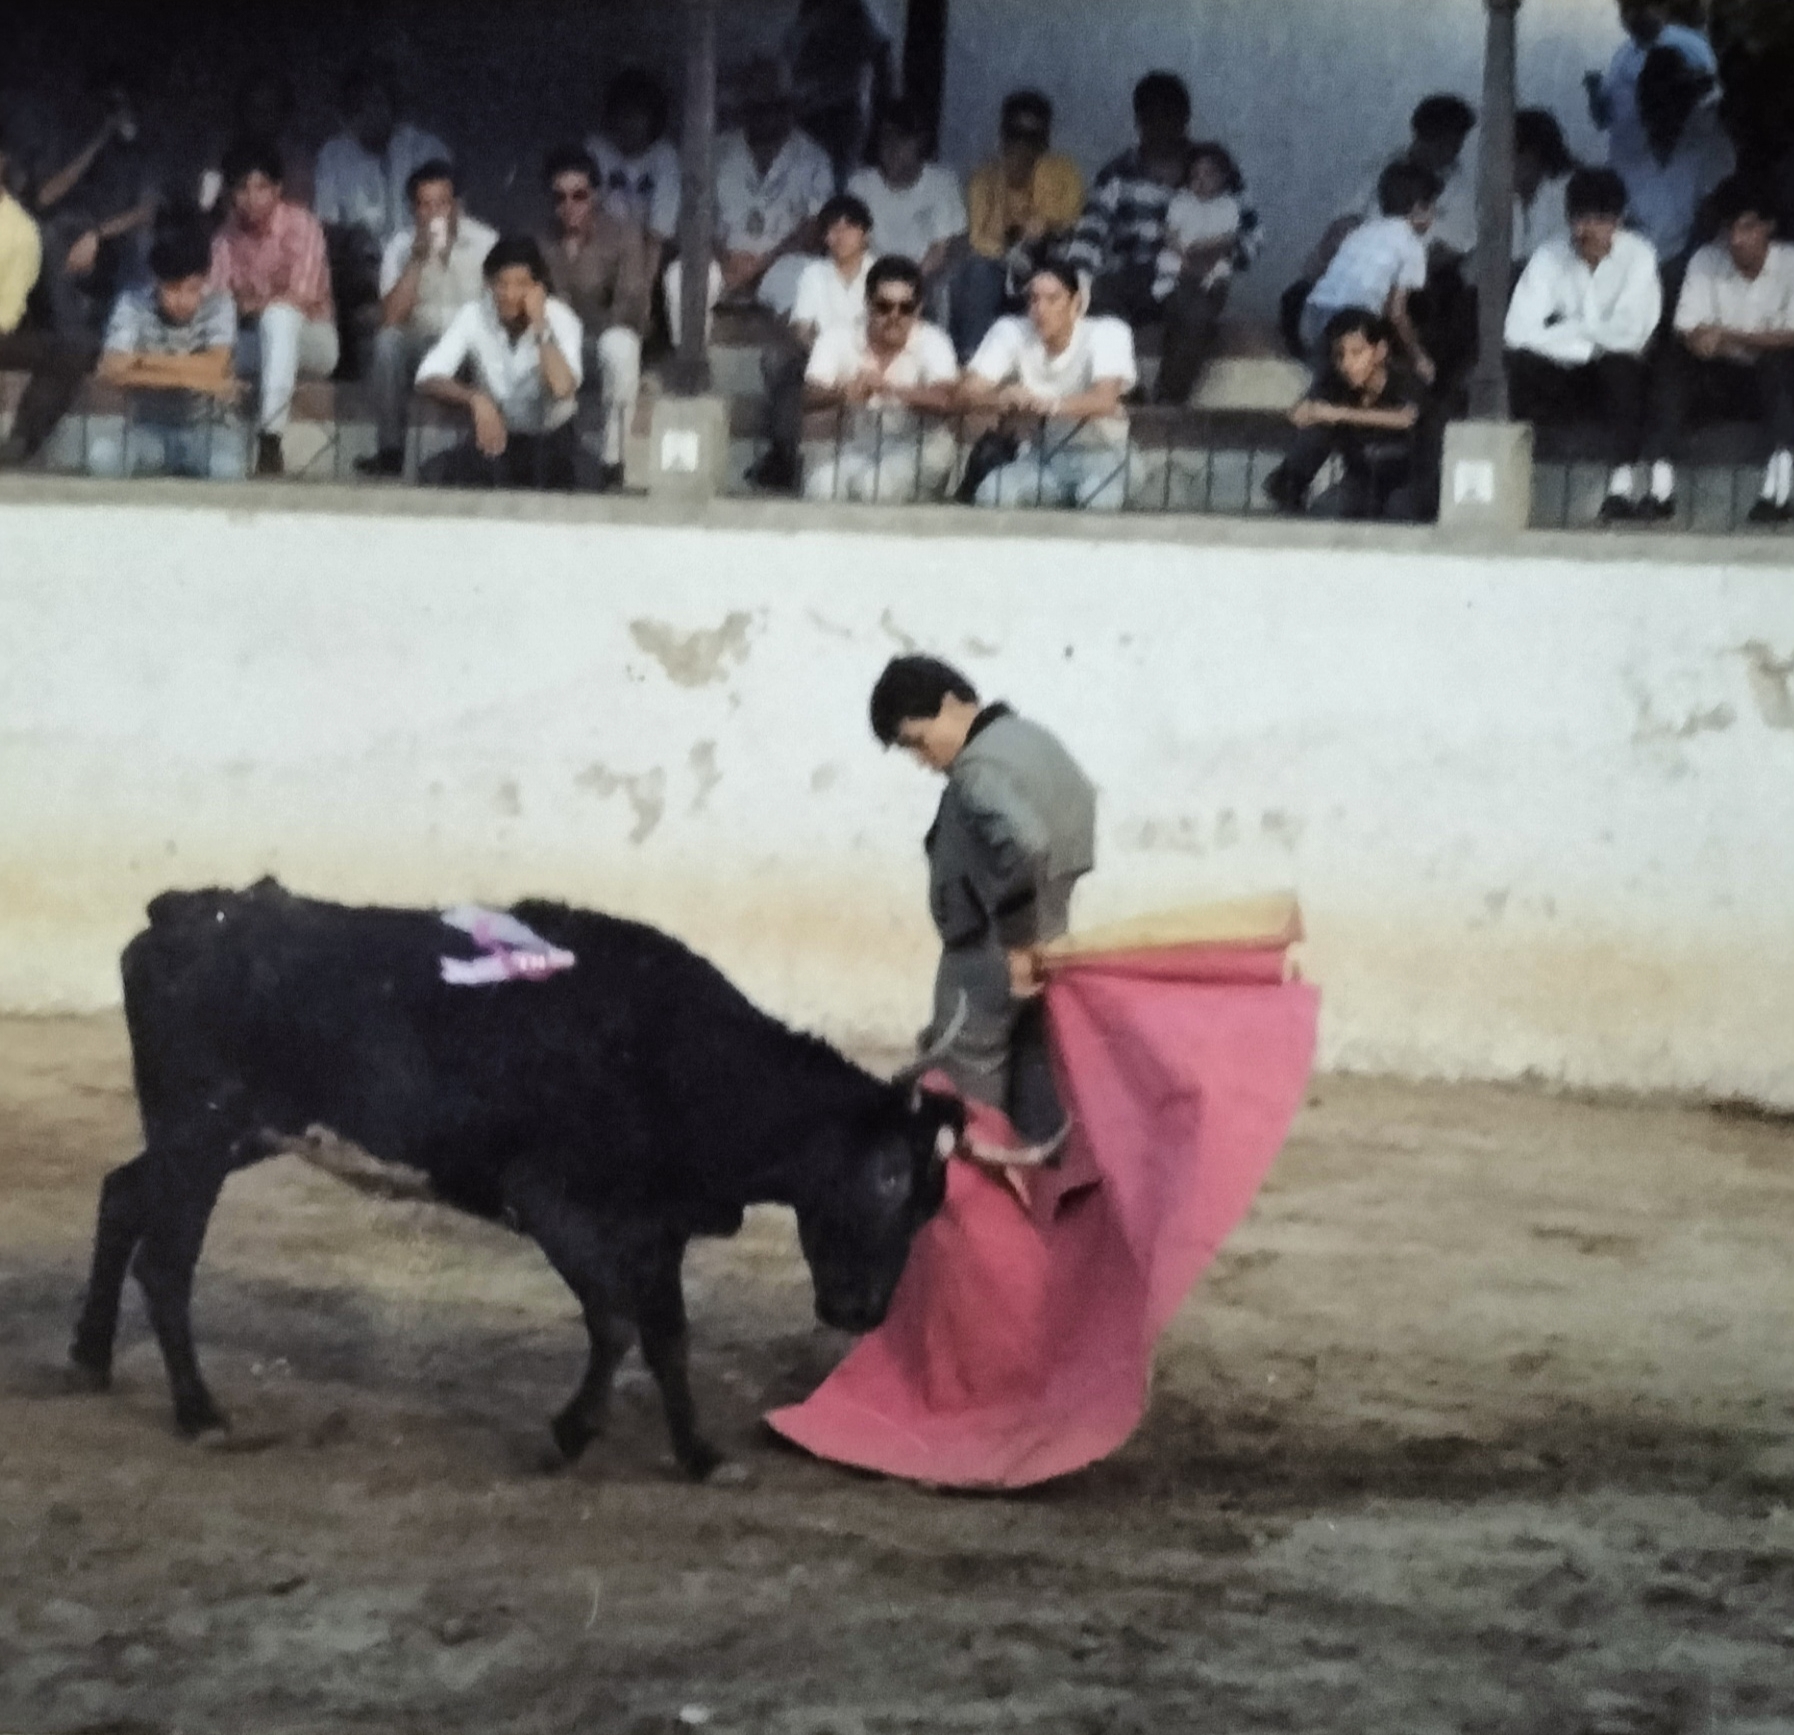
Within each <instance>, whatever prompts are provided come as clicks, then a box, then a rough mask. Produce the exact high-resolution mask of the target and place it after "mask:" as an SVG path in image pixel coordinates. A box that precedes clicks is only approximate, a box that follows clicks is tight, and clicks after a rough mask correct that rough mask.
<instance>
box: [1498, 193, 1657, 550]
mask: <svg viewBox="0 0 1794 1735" xmlns="http://www.w3.org/2000/svg"><path fill="white" fill-rule="evenodd" d="M1565 206H1566V210H1567V213H1568V216H1569V220H1570V235H1569V239H1568V240H1559V241H1547V242H1546V243H1545V244H1544V245H1543V246H1542V247H1540V248H1539V250H1538V252H1536V253H1535V254H1533V256H1532V260H1531V263H1530V264H1528V265H1527V267H1526V269H1525V270H1524V271H1523V272H1522V273H1521V274H1520V282H1519V284H1518V286H1517V287H1516V288H1515V290H1514V299H1513V301H1512V303H1511V304H1510V305H1509V307H1508V314H1507V365H1508V377H1509V382H1510V384H1511V387H1512V392H1513V412H1514V415H1515V417H1516V418H1517V419H1518V420H1520V421H1523V422H1535V423H1552V422H1570V421H1595V422H1598V423H1599V424H1600V426H1601V429H1602V431H1603V434H1604V441H1603V444H1604V446H1605V448H1606V454H1607V459H1608V461H1609V462H1610V463H1611V464H1612V465H1613V473H1612V477H1611V479H1610V480H1609V482H1608V486H1607V498H1606V499H1605V500H1604V501H1603V502H1602V505H1601V518H1602V521H1603V522H1604V523H1610V524H1611V523H1615V522H1618V521H1620V520H1623V519H1627V518H1630V517H1632V515H1633V506H1632V490H1633V487H1634V485H1635V478H1634V474H1633V471H1634V467H1635V465H1636V464H1637V462H1638V457H1639V453H1640V451H1641V449H1642V447H1643V444H1644V432H1645V426H1644V423H1645V391H1646V382H1647V374H1646V366H1645V353H1646V351H1647V350H1648V349H1649V347H1650V343H1651V337H1652V335H1653V333H1654V332H1655V331H1656V329H1657V323H1658V321H1659V320H1660V319H1661V318H1662V315H1663V285H1662V282H1661V280H1660V279H1659V277H1658V275H1657V255H1656V252H1655V251H1654V249H1653V248H1652V246H1651V244H1650V242H1649V241H1647V240H1646V239H1645V238H1644V237H1643V236H1642V235H1634V234H1631V233H1629V232H1628V231H1627V230H1626V229H1625V228H1624V227H1623V222H1624V218H1625V214H1626V186H1625V183H1624V182H1623V181H1622V180H1621V179H1620V178H1619V176H1618V175H1616V174H1615V173H1614V172H1613V171H1612V170H1611V169H1578V170H1577V171H1576V173H1575V174H1573V175H1572V176H1571V177H1570V189H1569V193H1568V194H1567V196H1566V201H1565Z"/></svg>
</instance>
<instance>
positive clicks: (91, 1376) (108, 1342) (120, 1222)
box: [69, 1156, 144, 1391]
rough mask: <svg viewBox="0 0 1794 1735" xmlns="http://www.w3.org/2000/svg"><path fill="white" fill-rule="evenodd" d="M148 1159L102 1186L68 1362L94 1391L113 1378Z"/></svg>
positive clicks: (140, 1231)
mask: <svg viewBox="0 0 1794 1735" xmlns="http://www.w3.org/2000/svg"><path fill="white" fill-rule="evenodd" d="M143 1184H144V1158H143V1157H142V1156H137V1157H133V1158H132V1159H131V1161H130V1162H128V1163H123V1164H121V1165H120V1166H119V1167H118V1168H116V1169H114V1170H113V1171H112V1173H111V1174H109V1175H108V1176H107V1177H106V1179H105V1181H104V1182H103V1183H101V1186H100V1210H99V1220H98V1222H97V1223H96V1224H95V1226H94V1235H93V1269H92V1270H91V1271H90V1272H89V1274H88V1278H87V1293H86V1295H85V1297H84V1298H83V1300H82V1304H81V1317H80V1319H78V1320H77V1321H76V1322H75V1341H74V1342H73V1343H72V1344H70V1346H69V1360H70V1361H71V1362H73V1363H74V1364H75V1367H76V1368H77V1369H78V1370H79V1371H80V1373H81V1375H82V1377H83V1378H85V1379H86V1380H87V1381H88V1383H89V1384H90V1385H92V1386H93V1388H94V1389H95V1390H96V1391H104V1390H105V1389H106V1387H107V1386H108V1385H109V1384H110V1383H111V1380H112V1345H113V1340H114V1339H115V1338H116V1337H117V1335H118V1304H119V1298H120V1296H121V1294H122V1293H123V1291H124V1286H125V1273H126V1271H128V1270H129V1269H130V1265H131V1254H132V1253H133V1252H134V1251H135V1250H136V1247H137V1242H138V1239H139V1238H140V1237H141V1236H142V1234H143Z"/></svg>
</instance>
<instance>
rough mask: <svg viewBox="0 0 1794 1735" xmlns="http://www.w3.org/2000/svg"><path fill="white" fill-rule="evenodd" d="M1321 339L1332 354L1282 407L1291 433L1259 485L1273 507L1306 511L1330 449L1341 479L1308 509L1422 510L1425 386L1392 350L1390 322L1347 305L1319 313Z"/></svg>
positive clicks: (1341, 514) (1328, 512) (1357, 512)
mask: <svg viewBox="0 0 1794 1735" xmlns="http://www.w3.org/2000/svg"><path fill="white" fill-rule="evenodd" d="M1325 339H1326V344H1327V353H1328V355H1329V356H1330V357H1331V358H1332V359H1331V361H1330V362H1329V364H1328V366H1327V368H1326V370H1325V371H1324V372H1323V373H1322V374H1321V375H1320V377H1319V378H1318V379H1317V380H1316V381H1315V384H1314V387H1313V389H1312V390H1311V391H1310V392H1309V394H1308V396H1307V397H1305V398H1303V399H1302V401H1301V402H1300V403H1298V404H1297V405H1296V407H1295V408H1294V409H1293V410H1291V411H1290V418H1289V419H1290V420H1291V421H1292V422H1294V423H1295V425H1296V426H1297V427H1298V428H1299V429H1301V433H1300V434H1299V435H1298V436H1297V438H1296V443H1295V445H1294V447H1293V448H1292V449H1291V451H1290V454H1289V456H1288V457H1287V458H1286V459H1285V460H1284V461H1283V462H1282V463H1281V464H1280V465H1278V467H1277V468H1276V469H1275V470H1273V471H1272V472H1271V474H1270V475H1269V476H1268V477H1266V478H1265V493H1266V494H1267V495H1268V496H1269V497H1270V499H1271V501H1272V503H1273V504H1274V505H1276V506H1277V507H1278V509H1279V510H1280V511H1284V512H1302V511H1305V510H1308V509H1309V507H1308V491H1309V489H1310V488H1311V487H1313V485H1314V479H1315V477H1317V476H1318V475H1319V474H1320V473H1321V470H1322V469H1323V468H1324V467H1325V465H1326V463H1327V461H1328V459H1329V458H1333V457H1338V458H1339V459H1341V460H1342V461H1343V463H1344V466H1345V479H1344V481H1342V482H1341V483H1340V485H1339V487H1338V488H1336V489H1329V490H1328V492H1327V494H1325V495H1323V496H1322V497H1321V498H1320V499H1319V500H1317V501H1316V502H1315V503H1314V506H1313V510H1314V511H1315V512H1316V513H1317V514H1319V515H1321V516H1325V517H1334V518H1382V519H1397V520H1403V521H1407V522H1412V521H1414V520H1416V519H1419V518H1421V517H1423V516H1426V515H1427V514H1428V513H1429V512H1430V510H1431V507H1432V502H1431V500H1430V499H1429V498H1428V495H1429V494H1430V492H1431V489H1430V488H1429V486H1428V475H1427V473H1428V471H1429V469H1430V466H1429V465H1428V464H1427V463H1425V462H1424V460H1423V454H1422V451H1421V435H1420V432H1419V429H1420V425H1421V419H1422V414H1423V410H1424V407H1425V402H1426V391H1425V388H1424V387H1423V386H1422V385H1421V383H1420V381H1419V380H1418V379H1417V378H1416V377H1415V375H1414V374H1413V373H1412V372H1411V371H1410V370H1409V369H1408V368H1406V367H1404V366H1403V365H1402V363H1401V362H1400V361H1399V360H1397V359H1396V357H1395V351H1394V346H1395V340H1396V336H1395V327H1394V326H1393V325H1392V324H1391V323H1390V322H1389V321H1388V320H1387V319H1385V318H1384V317H1383V316H1382V315H1381V314H1377V313H1369V312H1366V311H1365V310H1364V309H1363V308H1360V307H1348V308H1346V309H1344V310H1343V311H1342V312H1339V313H1336V314H1334V315H1333V317H1332V318H1331V319H1330V320H1328V321H1327V329H1326V333H1325Z"/></svg>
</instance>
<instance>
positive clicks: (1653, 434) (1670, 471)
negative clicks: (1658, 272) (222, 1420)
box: [1637, 177, 1794, 524]
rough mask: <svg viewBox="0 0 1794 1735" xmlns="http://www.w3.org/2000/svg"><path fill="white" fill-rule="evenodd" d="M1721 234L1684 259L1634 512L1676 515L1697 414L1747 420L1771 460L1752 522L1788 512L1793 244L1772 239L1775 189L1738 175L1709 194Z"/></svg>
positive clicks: (1793, 390) (1792, 477)
mask: <svg viewBox="0 0 1794 1735" xmlns="http://www.w3.org/2000/svg"><path fill="white" fill-rule="evenodd" d="M1713 203H1714V208H1715V214H1716V215H1717V216H1718V218H1719V221H1720V223H1721V225H1722V227H1721V232H1720V238H1719V240H1717V241H1715V242H1714V243H1713V245H1712V246H1710V247H1705V248H1703V249H1702V250H1701V251H1700V252H1699V253H1697V254H1695V256H1694V258H1693V260H1692V261H1691V262H1690V263H1689V267H1688V276H1687V279H1686V281H1685V282H1684V283H1683V285H1682V295H1681V299H1680V301H1679V302H1678V303H1677V306H1676V317H1675V331H1674V332H1673V333H1672V334H1671V335H1670V337H1669V338H1668V339H1667V340H1666V341H1665V342H1664V344H1663V347H1662V350H1661V351H1660V352H1659V354H1658V357H1657V364H1656V370H1655V378H1654V382H1653V393H1652V415H1651V429H1650V436H1649V438H1648V440H1647V442H1646V455H1647V456H1648V457H1650V458H1651V459H1653V462H1652V464H1651V486H1650V492H1649V494H1648V495H1647V496H1646V497H1645V499H1644V500H1642V501H1641V502H1640V503H1639V505H1638V509H1637V515H1638V516H1639V517H1640V518H1649V519H1665V518H1672V517H1674V516H1675V510H1676V504H1675V493H1676V472H1675V465H1674V460H1675V458H1676V457H1677V456H1678V455H1679V452H1680V447H1681V443H1682V435H1683V432H1684V430H1685V429H1686V428H1687V425H1688V423H1689V422H1690V421H1691V420H1693V419H1694V418H1695V417H1696V416H1701V415H1706V416H1716V417H1724V418H1727V419H1732V418H1735V419H1737V420H1739V421H1748V422H1754V423H1756V424H1757V425H1758V426H1759V427H1761V428H1762V429H1763V432H1764V434H1765V435H1766V437H1767V440H1768V444H1769V449H1770V459H1769V466H1768V469H1767V470H1766V471H1765V472H1764V475H1763V492H1762V495H1761V497H1760V498H1759V499H1758V500H1757V502H1756V504H1755V505H1754V506H1753V507H1752V508H1751V510H1750V521H1751V522H1752V523H1753V524H1780V523H1786V522H1787V521H1788V520H1789V519H1790V518H1791V517H1794V505H1790V501H1791V499H1794V246H1788V245H1786V244H1785V243H1778V242H1777V241H1776V240H1775V230H1776V224H1775V214H1774V213H1775V197H1774V194H1773V193H1772V192H1770V191H1769V190H1768V189H1766V188H1761V187H1757V186H1753V185H1751V184H1750V183H1749V182H1746V181H1744V180H1742V179H1740V178H1736V177H1735V178H1733V179H1732V180H1730V181H1727V182H1726V183H1725V184H1724V185H1723V186H1722V187H1720V189H1719V191H1718V192H1717V193H1716V194H1715V195H1714V200H1713Z"/></svg>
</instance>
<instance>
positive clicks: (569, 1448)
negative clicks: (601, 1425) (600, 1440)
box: [548, 1411, 598, 1469]
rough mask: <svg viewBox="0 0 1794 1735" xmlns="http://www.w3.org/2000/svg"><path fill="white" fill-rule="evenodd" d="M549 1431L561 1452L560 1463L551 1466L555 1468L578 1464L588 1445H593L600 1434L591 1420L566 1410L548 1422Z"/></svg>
mask: <svg viewBox="0 0 1794 1735" xmlns="http://www.w3.org/2000/svg"><path fill="white" fill-rule="evenodd" d="M548 1431H549V1433H551V1434H552V1435H553V1436H554V1449H555V1451H556V1452H558V1453H559V1454H560V1463H559V1464H556V1465H552V1466H550V1467H551V1468H554V1469H564V1468H565V1467H566V1466H567V1465H569V1464H577V1463H578V1462H579V1460H580V1458H581V1456H582V1455H583V1454H584V1452H585V1449H586V1447H588V1446H589V1445H591V1443H592V1441H593V1440H594V1439H595V1438H596V1437H597V1434H598V1430H597V1429H596V1428H594V1427H593V1426H592V1425H591V1424H590V1423H589V1422H587V1421H584V1420H583V1419H581V1418H580V1417H577V1416H570V1415H568V1414H566V1413H565V1412H564V1411H563V1412H562V1413H561V1414H560V1415H558V1416H556V1417H555V1418H554V1420H553V1421H552V1422H550V1423H549V1424H548Z"/></svg>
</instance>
